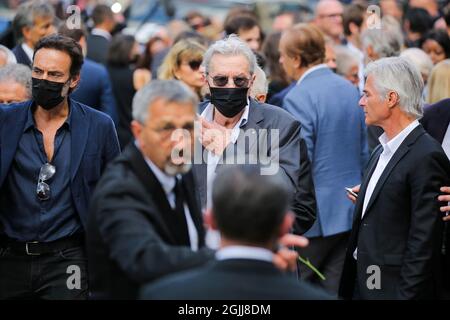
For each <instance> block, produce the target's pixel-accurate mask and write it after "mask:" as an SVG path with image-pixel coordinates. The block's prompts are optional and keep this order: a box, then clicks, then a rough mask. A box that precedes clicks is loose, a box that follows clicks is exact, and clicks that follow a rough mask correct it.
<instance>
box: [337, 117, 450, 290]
mask: <svg viewBox="0 0 450 320" xmlns="http://www.w3.org/2000/svg"><path fill="white" fill-rule="evenodd" d="M381 149H382V147H381V146H378V147H377V148H376V149H375V150H374V152H373V154H372V156H371V159H370V161H369V165H368V167H367V170H366V173H365V175H364V178H363V182H362V184H361V189H360V192H359V196H358V200H357V202H356V206H355V220H354V223H353V228H352V233H351V237H350V241H349V245H348V249H347V254H346V257H345V263H344V268H343V272H342V278H341V284H340V288H339V294H340V295H341V296H342V297H344V298H347V299H350V298H352V296H353V290H354V288H355V286H356V287H357V288H358V291H359V293H360V296H361V298H362V299H421V298H422V299H433V298H436V297H438V295H439V291H440V280H441V270H440V269H441V268H440V263H439V253H440V249H441V241H442V219H441V218H442V215H441V213H440V211H439V202H438V201H436V199H437V197H438V195H439V193H440V192H439V188H440V187H441V186H442V185H446V184H447V183H448V180H449V177H450V163H449V161H448V159H447V157H446V156H445V154H444V152H443V150H442V148H441V146H440V145H439V144H438V143H437V142H436V141H435V140H434V139H433V138H431V137H430V136H429V135H428V134H427V133H425V130H424V129H423V127H422V126H421V125H419V126H418V127H417V128H415V129H414V130H413V131H412V132H411V133H410V134H409V135H408V136H407V137H406V139H405V140H404V141H403V143H402V144H401V145H400V147H399V148H398V149H397V151H396V152H395V154H394V155H393V157H392V159H391V160H390V162H389V163H388V165H387V166H386V168H385V170H384V172H383V174H382V175H381V177H380V179H379V180H378V183H377V185H376V187H375V190H374V192H373V194H372V197H371V199H370V201H369V203H368V205H367V209H366V212H365V214H364V217H363V218H362V219H361V215H362V209H363V202H364V196H365V192H366V190H367V185H368V183H369V180H370V177H371V176H372V174H373V171H374V170H375V168H376V164H377V162H378V159H379V156H380V154H381V151H382V150H381ZM356 247H357V248H358V260H357V261H355V260H354V258H353V252H354V250H355V248H356ZM369 266H378V267H379V268H380V273H379V274H380V280H381V289H372V290H370V289H369V288H368V286H367V281H368V280H369V282H370V283H372V280H371V279H369V277H370V276H371V275H373V274H374V271H372V270H370V268H369ZM355 281H356V283H355Z"/></svg>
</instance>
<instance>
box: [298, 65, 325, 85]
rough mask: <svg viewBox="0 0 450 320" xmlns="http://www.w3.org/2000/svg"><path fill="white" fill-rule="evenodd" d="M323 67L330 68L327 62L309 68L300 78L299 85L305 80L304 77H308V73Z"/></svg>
mask: <svg viewBox="0 0 450 320" xmlns="http://www.w3.org/2000/svg"><path fill="white" fill-rule="evenodd" d="M323 68H328V66H327V65H326V64H325V63H321V64H319V65H317V66H314V67H311V68H309V69H308V70H306V72H305V73H304V74H302V76H301V77H300V79H298V81H297V85H299V84H300V83H301V82H302V81H303V79H305V78H306V76H307V75H308V74H310V73H313V72H314V71H316V70H319V69H323Z"/></svg>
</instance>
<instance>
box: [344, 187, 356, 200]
mask: <svg viewBox="0 0 450 320" xmlns="http://www.w3.org/2000/svg"><path fill="white" fill-rule="evenodd" d="M345 190H346V191H347V192H348V193H349V194H351V195H352V196H354V197H355V198H358V194H357V193H356V192H354V191H353V190H352V188H345Z"/></svg>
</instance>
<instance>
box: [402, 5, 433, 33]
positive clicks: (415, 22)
mask: <svg viewBox="0 0 450 320" xmlns="http://www.w3.org/2000/svg"><path fill="white" fill-rule="evenodd" d="M405 20H406V21H408V22H409V28H410V31H411V32H417V33H420V34H424V33H425V32H427V31H428V30H430V29H431V28H432V27H433V18H432V17H431V16H430V14H429V13H428V11H427V10H425V9H422V8H410V9H409V10H408V11H406V14H405Z"/></svg>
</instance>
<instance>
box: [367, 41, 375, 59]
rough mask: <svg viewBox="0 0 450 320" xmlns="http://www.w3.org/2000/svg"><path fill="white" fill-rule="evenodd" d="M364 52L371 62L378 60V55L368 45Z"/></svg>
mask: <svg viewBox="0 0 450 320" xmlns="http://www.w3.org/2000/svg"><path fill="white" fill-rule="evenodd" d="M366 52H367V57H369V59H370V60H371V61H375V60H378V55H377V54H376V52H375V50H374V49H373V47H372V46H371V45H370V44H369V45H368V46H367V48H366Z"/></svg>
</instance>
